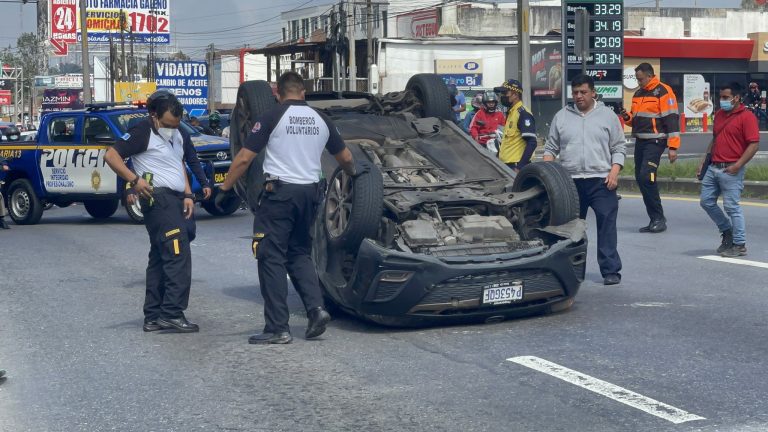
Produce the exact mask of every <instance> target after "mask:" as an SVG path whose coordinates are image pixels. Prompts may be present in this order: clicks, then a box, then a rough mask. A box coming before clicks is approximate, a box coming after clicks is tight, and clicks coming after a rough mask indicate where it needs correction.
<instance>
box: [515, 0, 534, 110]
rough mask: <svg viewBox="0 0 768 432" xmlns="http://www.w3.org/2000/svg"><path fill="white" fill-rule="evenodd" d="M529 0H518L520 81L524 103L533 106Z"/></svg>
mask: <svg viewBox="0 0 768 432" xmlns="http://www.w3.org/2000/svg"><path fill="white" fill-rule="evenodd" d="M530 16H531V14H530V8H529V6H528V0H517V42H518V47H517V48H518V50H517V51H518V52H519V53H520V57H519V64H520V83H521V84H522V85H523V105H525V106H526V107H528V108H530V107H531V32H530V27H529V22H530Z"/></svg>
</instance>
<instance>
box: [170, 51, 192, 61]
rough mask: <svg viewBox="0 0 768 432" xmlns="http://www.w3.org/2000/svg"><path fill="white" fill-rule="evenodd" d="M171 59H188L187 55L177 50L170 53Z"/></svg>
mask: <svg viewBox="0 0 768 432" xmlns="http://www.w3.org/2000/svg"><path fill="white" fill-rule="evenodd" d="M171 60H189V56H188V55H186V54H184V52H183V51H181V50H179V51H178V52H175V53H173V55H171Z"/></svg>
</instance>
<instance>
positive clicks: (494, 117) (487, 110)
mask: <svg viewBox="0 0 768 432" xmlns="http://www.w3.org/2000/svg"><path fill="white" fill-rule="evenodd" d="M481 97H482V105H483V107H482V109H481V110H479V111H478V112H477V114H475V117H474V118H473V119H472V123H471V125H470V127H469V134H470V135H472V138H474V139H475V141H477V143H478V144H480V145H482V146H483V147H485V146H486V144H487V143H488V141H489V140H490V139H492V138H493V137H494V136H495V133H496V129H498V128H499V127H500V126H504V123H505V121H506V119H505V118H504V114H502V113H501V111H500V110H499V99H498V97H497V96H496V93H494V92H492V91H488V92H485V93H483V94H482V96H481Z"/></svg>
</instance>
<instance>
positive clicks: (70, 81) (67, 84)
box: [53, 74, 93, 89]
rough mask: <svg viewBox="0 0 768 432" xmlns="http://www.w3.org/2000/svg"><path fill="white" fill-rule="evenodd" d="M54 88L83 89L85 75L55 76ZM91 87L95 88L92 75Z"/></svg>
mask: <svg viewBox="0 0 768 432" xmlns="http://www.w3.org/2000/svg"><path fill="white" fill-rule="evenodd" d="M53 86H54V87H57V88H79V89H81V88H83V74H67V75H55V76H54V77H53ZM91 87H93V75H91Z"/></svg>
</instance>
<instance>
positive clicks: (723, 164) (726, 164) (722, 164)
mask: <svg viewBox="0 0 768 432" xmlns="http://www.w3.org/2000/svg"><path fill="white" fill-rule="evenodd" d="M735 163H736V162H712V166H713V167H715V168H720V169H723V168H727V167H729V166H731V165H733V164H735Z"/></svg>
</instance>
